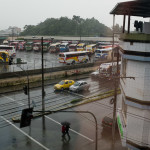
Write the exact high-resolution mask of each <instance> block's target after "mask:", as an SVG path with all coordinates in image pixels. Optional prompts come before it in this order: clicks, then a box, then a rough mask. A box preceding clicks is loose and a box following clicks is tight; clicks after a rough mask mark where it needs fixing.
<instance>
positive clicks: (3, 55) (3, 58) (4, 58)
mask: <svg viewBox="0 0 150 150" xmlns="http://www.w3.org/2000/svg"><path fill="white" fill-rule="evenodd" d="M2 62H4V63H8V62H9V53H8V52H6V51H0V63H2Z"/></svg>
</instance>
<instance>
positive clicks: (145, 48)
mask: <svg viewBox="0 0 150 150" xmlns="http://www.w3.org/2000/svg"><path fill="white" fill-rule="evenodd" d="M119 45H120V47H121V48H122V49H123V50H130V51H139V52H150V43H139V42H124V41H119Z"/></svg>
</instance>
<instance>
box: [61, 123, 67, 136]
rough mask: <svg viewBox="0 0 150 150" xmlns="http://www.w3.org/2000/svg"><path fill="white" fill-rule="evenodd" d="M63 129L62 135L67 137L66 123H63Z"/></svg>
mask: <svg viewBox="0 0 150 150" xmlns="http://www.w3.org/2000/svg"><path fill="white" fill-rule="evenodd" d="M61 131H62V137H63V138H65V134H66V126H65V125H62V127H61Z"/></svg>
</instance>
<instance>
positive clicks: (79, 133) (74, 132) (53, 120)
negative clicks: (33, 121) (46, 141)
mask: <svg viewBox="0 0 150 150" xmlns="http://www.w3.org/2000/svg"><path fill="white" fill-rule="evenodd" d="M45 117H46V118H47V119H49V120H51V121H53V122H55V123H57V124H59V125H61V123H60V122H58V121H56V120H54V119H52V118H50V117H48V116H45ZM70 130H71V131H72V132H74V133H76V134H78V135H80V136H82V137H84V138H86V139H88V140H89V141H91V142H94V140H92V139H90V138H88V137H87V136H85V135H83V134H81V133H79V132H76V131H75V130H73V129H70Z"/></svg>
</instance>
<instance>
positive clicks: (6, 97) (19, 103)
mask: <svg viewBox="0 0 150 150" xmlns="http://www.w3.org/2000/svg"><path fill="white" fill-rule="evenodd" d="M2 96H3V97H6V98H7V99H10V100H11V101H13V102H16V103H18V104H20V105H22V106H23V105H25V104H23V103H20V102H17V101H15V100H14V99H13V98H10V97H8V96H5V95H3V94H2Z"/></svg>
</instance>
